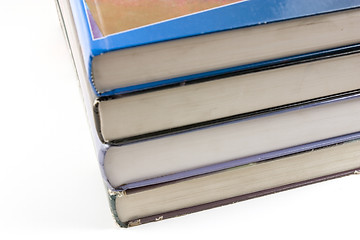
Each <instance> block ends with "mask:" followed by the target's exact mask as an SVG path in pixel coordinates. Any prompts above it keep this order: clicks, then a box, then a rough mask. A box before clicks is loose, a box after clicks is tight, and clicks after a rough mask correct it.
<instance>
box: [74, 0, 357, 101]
mask: <svg viewBox="0 0 360 240" xmlns="http://www.w3.org/2000/svg"><path fill="white" fill-rule="evenodd" d="M70 3H71V10H72V12H73V15H74V18H75V24H76V28H77V31H78V34H79V38H80V45H81V49H82V53H83V60H84V62H85V66H86V68H87V72H88V76H89V81H90V82H91V84H92V90H93V91H94V92H95V94H96V95H97V96H110V95H113V94H123V93H127V92H133V91H139V90H144V89H149V88H154V87H159V86H164V85H168V84H174V83H181V82H184V81H189V80H192V79H198V78H201V77H207V76H212V75H216V74H219V73H224V72H231V71H237V70H239V69H240V70H241V69H242V68H244V66H233V67H231V68H227V69H215V70H213V71H209V72H205V73H202V72H199V73H195V74H191V75H187V76H180V77H175V78H170V79H158V80H156V81H152V82H149V83H141V84H138V83H136V84H134V85H131V84H130V85H129V86H122V87H118V88H117V87H114V88H113V89H107V90H105V91H99V90H98V89H97V86H96V84H95V83H94V81H93V79H92V77H91V76H92V74H93V72H92V61H93V59H94V57H96V56H99V55H103V54H105V53H108V52H114V51H121V50H125V49H129V48H135V47H139V46H143V45H149V44H154V43H160V42H166V41H170V40H176V39H183V38H188V37H194V36H199V35H205V34H210V33H215V32H222V31H226V30H232V29H239V28H248V27H253V26H258V25H266V24H269V23H275V22H281V21H286V20H292V19H299V18H304V17H309V16H314V15H319V14H326V13H333V12H337V11H342V10H351V9H354V8H359V7H360V0H345V1H339V0H323V1H310V0H300V1H299V0H221V1H218V0H209V1H191V0H171V1H165V0H151V1H150V0H149V1H141V0H125V1H116V0H70ZM239 46H241V43H239ZM284 57H289V56H284ZM270 60H271V59H270ZM270 62H271V61H270ZM254 64H255V65H256V64H257V63H251V64H248V65H247V66H245V68H251V67H253V65H254ZM119 68H121V66H119Z"/></svg>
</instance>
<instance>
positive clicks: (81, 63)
mask: <svg viewBox="0 0 360 240" xmlns="http://www.w3.org/2000/svg"><path fill="white" fill-rule="evenodd" d="M55 3H56V6H57V9H58V13H59V18H60V23H61V25H62V27H63V30H64V35H65V38H66V40H67V43H68V46H69V49H70V52H71V55H72V59H73V62H74V66H75V69H76V73H77V75H78V79H79V82H80V89H81V92H82V96H83V102H84V105H85V109H86V113H87V119H88V123H89V126H90V129H91V132H92V136H93V143H94V145H95V151H96V156H97V158H98V161H99V164H100V170H101V173H102V176H103V178H104V181H105V183H106V185H107V187H108V188H109V189H112V187H111V185H110V184H109V182H108V181H107V178H106V176H105V173H104V171H103V169H104V168H103V165H104V158H105V154H106V152H107V150H108V149H109V146H108V145H107V144H104V143H102V141H101V139H100V138H99V136H98V134H97V130H96V125H95V116H94V109H95V106H96V103H97V97H96V95H95V94H94V93H93V91H92V89H91V88H92V87H91V86H90V82H89V81H88V75H87V68H86V62H85V60H84V59H85V58H84V57H83V51H81V46H80V45H81V42H80V39H79V37H78V34H77V32H76V29H75V27H74V26H75V23H74V18H73V15H72V13H71V11H70V3H69V1H68V0H55Z"/></svg>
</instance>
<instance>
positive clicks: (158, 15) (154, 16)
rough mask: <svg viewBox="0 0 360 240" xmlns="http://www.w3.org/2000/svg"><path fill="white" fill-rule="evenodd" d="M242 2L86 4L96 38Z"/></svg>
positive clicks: (96, 0) (116, 0)
mask: <svg viewBox="0 0 360 240" xmlns="http://www.w3.org/2000/svg"><path fill="white" fill-rule="evenodd" d="M241 1H243V0H195V1H194V0H86V4H87V7H88V13H89V21H90V25H91V28H92V31H93V35H94V37H95V38H98V37H101V36H107V35H110V34H114V33H119V32H123V31H127V30H131V29H134V28H139V27H143V26H146V25H150V24H154V23H158V22H162V21H165V20H169V19H173V18H177V17H181V16H185V15H189V14H193V13H196V12H201V11H205V10H209V9H212V8H216V7H221V6H224V5H228V4H232V3H236V2H241Z"/></svg>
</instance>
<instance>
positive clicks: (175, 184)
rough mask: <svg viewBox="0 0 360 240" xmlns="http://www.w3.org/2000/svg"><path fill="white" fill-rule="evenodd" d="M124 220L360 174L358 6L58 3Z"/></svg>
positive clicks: (131, 222)
mask: <svg viewBox="0 0 360 240" xmlns="http://www.w3.org/2000/svg"><path fill="white" fill-rule="evenodd" d="M56 3H57V6H58V9H59V13H60V14H59V16H60V19H61V22H62V23H63V26H64V32H65V35H66V37H67V39H68V43H69V47H70V49H71V52H72V55H73V59H74V62H75V66H76V69H77V73H78V77H79V79H80V85H81V89H82V90H83V96H84V102H85V105H86V107H87V110H88V111H87V112H88V115H89V122H90V126H91V128H92V131H93V133H94V139H95V141H94V142H95V145H96V151H97V154H98V158H99V163H100V168H101V171H102V173H103V177H104V182H105V183H106V187H107V189H108V194H109V199H110V205H111V209H112V213H113V215H114V217H115V219H116V221H117V222H118V224H119V225H120V226H122V227H128V226H135V225H139V224H142V223H147V222H151V221H159V220H162V219H166V218H170V217H175V216H180V215H183V214H187V213H192V212H196V211H199V210H204V209H208V208H213V207H216V206H221V205H225V204H229V203H233V202H237V201H241V200H245V199H249V198H254V197H258V196H262V195H265V194H270V193H274V192H278V191H282V190H287V189H291V188H294V187H298V186H303V185H306V184H310V183H316V182H319V181H323V180H327V179H332V178H335V177H341V176H345V175H349V174H354V173H358V172H359V170H360V124H359V123H360V0H351V1H350V0H343V1H333V0H325V1H318V2H317V1H310V0H266V1H264V0H248V1H245V0H244V1H241V0H222V1H215V0H209V1H192V0H181V1H180V0H170V1H164V0H152V1H140V0H118V1H114V0H111V1H110V0H102V1H99V0H57V1H56Z"/></svg>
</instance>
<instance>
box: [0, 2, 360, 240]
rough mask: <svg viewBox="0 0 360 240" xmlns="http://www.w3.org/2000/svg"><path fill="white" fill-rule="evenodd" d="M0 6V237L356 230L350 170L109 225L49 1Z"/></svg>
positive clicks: (338, 233) (334, 234)
mask: <svg viewBox="0 0 360 240" xmlns="http://www.w3.org/2000/svg"><path fill="white" fill-rule="evenodd" d="M0 9H1V14H0V34H1V35H0V43H1V45H0V46H1V49H0V51H1V55H0V69H1V71H0V73H1V82H0V86H1V87H0V89H1V102H2V104H1V113H0V114H1V118H0V133H1V138H0V141H1V144H0V146H1V155H0V156H1V167H0V238H1V239H12V238H19V237H22V238H29V237H32V236H37V237H40V239H42V238H44V239H45V238H48V237H52V238H63V237H67V238H70V239H73V238H78V237H87V238H90V239H92V238H93V239H100V238H104V237H114V238H113V239H120V238H124V239H126V238H127V239H140V238H142V239H155V238H156V239H163V238H165V237H166V238H171V239H193V238H195V237H196V238H201V239H205V238H206V239H213V238H214V239H219V238H227V239H229V238H231V239H233V238H238V239H240V238H241V239H260V238H262V239H265V238H266V239H305V238H310V239H314V238H315V237H317V238H321V239H325V238H327V239H329V238H330V239H333V238H334V239H335V238H337V239H344V238H345V237H348V238H351V239H358V238H359V228H360V224H359V216H360V211H359V202H360V191H359V187H360V176H350V177H345V178H341V179H337V180H332V181H328V182H325V183H321V184H315V185H312V186H308V187H303V188H299V189H296V190H291V191H287V192H283V193H279V194H275V195H270V196H266V197H262V198H258V199H254V200H249V201H245V202H241V203H237V204H233V205H229V206H226V207H221V208H216V209H212V210H208V211H204V212H200V213H196V214H191V215H188V216H183V217H179V218H175V219H170V220H166V221H162V222H158V223H152V224H145V225H143V226H140V227H136V228H131V229H120V228H118V227H117V225H115V223H114V221H113V219H112V216H111V214H110V211H109V207H108V203H107V198H106V194H105V189H104V186H103V184H102V180H101V176H100V171H99V168H98V166H97V162H96V157H95V153H94V150H93V145H92V140H91V136H90V131H89V129H88V125H87V120H86V117H85V111H84V107H83V103H82V99H81V95H80V91H79V88H78V81H77V78H76V75H75V70H74V67H73V64H72V61H71V57H70V54H69V52H68V49H67V46H66V44H65V40H64V37H63V35H62V31H61V28H60V25H59V22H58V18H57V13H56V9H55V4H54V2H53V1H51V0H32V1H29V0H27V1H26V0H22V1H20V0H16V1H10V0H7V1H5V0H2V1H1V3H0Z"/></svg>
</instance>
